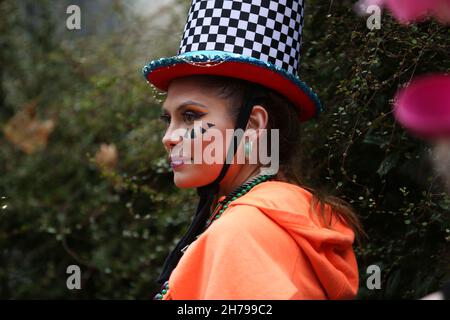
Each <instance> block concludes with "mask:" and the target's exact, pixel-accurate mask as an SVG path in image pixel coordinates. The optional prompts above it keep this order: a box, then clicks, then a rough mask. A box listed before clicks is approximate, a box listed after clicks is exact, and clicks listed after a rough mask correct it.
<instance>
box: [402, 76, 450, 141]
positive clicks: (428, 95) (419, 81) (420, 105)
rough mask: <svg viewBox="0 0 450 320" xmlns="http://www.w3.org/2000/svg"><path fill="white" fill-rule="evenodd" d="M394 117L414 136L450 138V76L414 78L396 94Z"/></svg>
mask: <svg viewBox="0 0 450 320" xmlns="http://www.w3.org/2000/svg"><path fill="white" fill-rule="evenodd" d="M394 116H395V118H396V119H397V121H398V122H400V123H401V124H402V125H403V126H404V127H405V128H407V129H409V130H411V131H412V132H413V133H415V134H416V135H418V136H421V137H424V138H433V139H434V138H444V137H447V138H448V137H450V75H445V74H431V75H426V76H421V77H418V78H416V79H415V80H414V81H413V82H411V83H410V84H409V86H407V87H406V88H403V89H402V90H400V91H399V92H398V93H397V96H396V97H395V103H394Z"/></svg>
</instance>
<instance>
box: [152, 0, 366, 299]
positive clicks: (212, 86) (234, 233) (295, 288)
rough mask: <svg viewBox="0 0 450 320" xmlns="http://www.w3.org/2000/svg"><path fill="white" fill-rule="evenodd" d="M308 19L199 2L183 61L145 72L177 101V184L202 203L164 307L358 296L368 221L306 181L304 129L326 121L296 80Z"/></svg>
mask: <svg viewBox="0 0 450 320" xmlns="http://www.w3.org/2000/svg"><path fill="white" fill-rule="evenodd" d="M303 17H304V1H303V0H284V1H279V0H277V1H272V0H248V1H231V0H225V1H224V0H193V2H192V5H191V8H190V11H189V16H188V19H187V23H186V26H185V29H184V33H183V38H182V41H181V46H180V49H179V52H178V55H177V56H174V57H169V58H161V59H159V60H155V61H152V62H150V63H149V64H147V65H146V66H145V67H144V69H143V72H144V75H145V78H146V79H147V80H148V82H150V83H151V84H152V85H154V86H155V87H156V88H158V89H160V90H162V91H165V92H167V98H166V100H165V101H164V103H163V106H162V113H163V114H162V115H161V119H162V120H163V121H164V122H165V123H166V124H167V127H166V131H165V133H164V137H163V139H162V143H163V145H164V147H165V149H166V151H167V153H168V161H169V162H170V165H171V167H172V169H173V173H174V183H175V185H176V186H177V187H179V188H196V189H197V191H198V195H199V197H200V200H199V203H198V206H197V210H196V212H195V214H194V215H193V218H192V222H191V225H190V226H189V229H188V231H187V233H186V234H185V235H184V236H183V237H182V238H181V240H180V241H179V243H178V244H177V246H176V247H175V248H174V249H173V251H172V252H171V253H170V254H169V256H168V257H167V259H166V261H165V263H164V266H163V271H162V273H161V275H160V277H159V279H158V282H159V283H160V284H161V285H162V287H161V291H160V292H159V293H158V294H156V296H155V299H164V300H168V299H352V298H354V297H355V296H356V294H357V290H358V265H357V261H356V258H355V254H354V251H353V244H354V242H355V238H356V237H358V235H359V234H360V233H361V232H362V229H361V226H360V224H359V221H358V218H357V217H356V214H355V213H354V212H353V211H352V209H351V208H350V206H348V205H347V204H346V203H345V202H344V201H341V200H339V199H338V198H335V197H330V196H328V197H325V196H320V195H319V194H316V192H315V191H314V190H312V189H310V188H308V187H306V186H304V185H303V184H302V180H301V177H300V173H299V166H300V165H299V163H298V154H299V152H300V150H301V148H302V145H301V143H300V139H299V138H300V131H299V129H300V126H301V124H302V123H303V122H305V121H307V120H309V119H311V118H313V117H315V116H317V115H318V114H319V113H320V112H321V111H322V106H321V104H320V102H319V99H318V97H317V95H316V94H315V93H314V92H313V91H312V90H311V89H310V88H309V87H308V86H307V85H306V84H305V83H304V82H302V81H301V80H300V78H299V76H298V74H297V69H298V65H299V60H300V51H301V50H300V49H301V34H302V28H303ZM230 130H231V131H232V132H233V133H236V132H244V134H243V135H239V134H236V135H234V136H232V137H231V139H227V138H226V137H227V133H229V131H230ZM211 136H213V137H214V139H211ZM222 137H223V139H222ZM212 146H213V147H212ZM263 149H266V151H267V155H269V156H268V157H266V158H265V159H263V157H262V154H264V152H263V153H261V152H260V151H261V150H263ZM198 156H200V157H198ZM211 157H212V158H214V159H213V160H215V161H210V160H211V159H208V158H211ZM198 159H200V161H198ZM252 159H253V160H254V159H256V161H250V160H252ZM267 159H269V160H270V161H269V162H267V161H266V160H267ZM230 160H231V161H230Z"/></svg>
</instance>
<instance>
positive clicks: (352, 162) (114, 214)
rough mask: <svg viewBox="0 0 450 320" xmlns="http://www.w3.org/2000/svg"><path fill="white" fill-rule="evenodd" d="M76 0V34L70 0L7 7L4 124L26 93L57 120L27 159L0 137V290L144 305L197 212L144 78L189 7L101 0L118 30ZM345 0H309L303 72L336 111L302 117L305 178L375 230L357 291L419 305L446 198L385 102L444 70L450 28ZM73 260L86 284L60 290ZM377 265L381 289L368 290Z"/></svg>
mask: <svg viewBox="0 0 450 320" xmlns="http://www.w3.org/2000/svg"><path fill="white" fill-rule="evenodd" d="M100 2H101V1H100ZM83 3H85V2H82V3H81V5H80V6H81V11H82V14H87V18H85V19H83V21H84V22H83V25H82V26H83V27H82V31H69V30H67V29H65V19H66V16H67V15H66V13H65V7H64V6H63V5H60V6H55V5H54V2H51V1H44V0H41V1H11V0H6V1H2V2H0V15H1V16H2V19H1V20H0V34H1V42H0V48H1V51H0V65H1V69H0V81H1V86H0V128H4V127H5V126H6V124H7V123H8V121H9V120H10V119H11V117H12V116H13V115H14V114H16V113H17V112H19V111H20V110H22V109H23V107H24V106H25V105H26V104H27V103H29V102H30V101H32V100H33V99H37V100H36V101H37V105H38V107H37V116H38V118H40V119H48V118H53V119H55V122H56V127H55V130H54V131H53V132H52V133H51V135H50V137H49V141H48V144H47V146H46V148H44V149H43V150H41V151H39V152H36V153H33V154H26V153H24V152H22V151H21V150H20V148H18V146H16V145H14V144H12V143H11V142H10V141H8V139H6V137H5V135H4V134H3V130H2V133H1V134H0V196H1V197H3V198H1V199H0V298H8V299H10V298H12V299H22V298H61V299H86V298H98V299H111V298H121V299H133V298H137V299H151V298H152V293H153V292H154V290H155V289H157V286H155V283H154V280H155V279H156V277H157V275H158V274H159V271H160V267H161V266H162V263H163V261H164V258H165V257H166V255H167V253H168V252H169V250H170V248H171V247H172V246H173V245H174V244H175V243H176V241H177V240H178V239H179V237H180V236H181V235H182V234H183V232H184V231H185V230H186V228H187V226H188V224H189V221H190V215H191V214H192V212H193V210H194V207H195V205H196V193H195V190H178V189H176V188H175V187H174V185H173V182H172V174H171V172H170V170H169V168H168V167H167V163H166V162H165V153H164V149H163V148H162V145H161V137H162V132H163V127H162V125H161V124H160V123H159V122H158V120H157V115H158V114H159V106H160V104H161V101H162V99H163V96H162V95H159V94H158V93H157V92H155V91H154V90H153V89H152V88H151V87H150V86H148V84H147V83H146V82H145V80H144V79H143V77H142V74H141V68H142V66H143V65H144V64H145V63H147V62H148V61H150V60H151V59H153V58H156V57H160V56H169V55H173V54H175V53H176V50H177V49H178V45H179V40H180V39H181V32H182V30H183V27H184V23H185V19H186V12H187V9H188V7H189V3H190V1H188V0H178V1H175V2H174V4H173V5H171V4H169V5H168V6H166V7H165V8H163V9H162V11H161V12H158V13H156V14H154V15H153V16H152V17H138V16H136V15H134V14H130V13H129V10H127V5H126V3H125V2H121V1H114V2H108V3H110V8H109V9H110V10H111V11H110V13H109V14H110V16H111V17H112V16H113V17H114V19H113V23H110V22H108V23H105V19H106V18H105V15H101V13H100V14H99V15H97V16H94V15H93V16H89V14H90V11H89V10H88V8H87V7H84V6H83ZM352 5H353V1H339V2H336V1H319V0H309V1H308V3H307V11H306V13H307V14H306V18H305V21H306V25H305V28H304V42H303V57H302V64H301V69H300V74H301V77H302V78H303V79H304V80H305V81H306V82H307V83H308V84H309V85H311V86H313V88H314V89H315V90H316V92H317V93H318V94H319V96H320V98H321V100H322V102H323V104H324V106H325V108H326V109H327V111H326V112H325V113H324V114H323V115H322V116H321V117H320V119H319V120H318V121H311V122H309V123H308V124H305V126H304V133H303V149H304V150H305V152H304V160H303V162H302V163H299V166H302V167H303V168H304V170H305V172H306V179H307V181H306V182H308V183H309V184H312V185H313V186H316V187H318V188H323V189H325V190H327V191H328V192H329V193H332V194H335V195H338V196H340V197H343V198H344V199H346V200H347V201H349V202H351V203H352V204H353V206H354V208H355V209H356V211H357V212H358V214H359V216H360V217H361V219H362V221H363V224H364V226H365V229H366V232H367V233H368V234H369V237H370V238H369V239H368V241H367V242H366V243H365V245H364V247H363V248H360V249H357V254H358V263H359V267H360V275H361V287H360V291H359V294H358V298H360V299H381V298H419V297H421V296H423V295H425V294H426V293H428V292H431V291H433V290H436V289H437V288H439V287H440V286H441V285H442V283H443V282H444V280H445V279H448V278H449V275H450V274H449V271H450V270H449V268H448V266H449V242H450V225H449V216H448V214H449V210H450V200H449V198H448V197H447V196H446V195H445V194H444V192H443V187H442V185H441V183H440V181H439V178H438V177H436V176H435V175H434V173H433V171H432V168H431V167H430V164H429V160H428V157H429V146H428V145H426V144H425V143H424V142H422V141H420V140H418V139H415V138H414V137H411V136H409V135H408V134H407V133H406V132H405V131H404V130H402V128H400V127H399V126H398V125H397V124H396V123H395V121H394V119H393V117H392V114H391V108H392V107H391V104H392V98H393V97H394V95H395V92H396V91H397V89H398V88H399V86H401V85H402V84H404V83H406V82H408V81H409V80H410V79H411V78H412V77H413V76H415V75H420V74H424V73H429V72H448V71H449V69H450V64H449V60H448V52H450V40H449V39H450V37H449V36H450V30H449V29H448V27H444V26H442V25H440V24H438V23H435V22H433V21H427V22H423V23H420V24H415V25H411V26H403V25H399V24H398V23H397V22H396V21H394V20H393V19H392V18H390V17H389V16H388V15H387V14H384V15H383V20H382V28H381V29H380V30H373V31H370V30H369V29H367V27H366V21H365V18H361V17H358V16H357V15H356V14H355V13H354V12H353V11H352ZM30 15H31V16H32V19H30ZM161 16H164V17H166V18H165V19H166V20H163V23H162V22H161V19H159V18H160V17H161ZM89 19H90V20H89ZM102 24H105V25H106V27H104V28H103V29H102V28H100V27H99V26H101V25H102ZM102 143H110V144H115V145H116V147H117V149H118V155H119V161H118V166H117V168H116V169H115V170H114V171H112V172H111V171H105V170H101V169H99V167H98V166H97V165H96V164H95V160H94V155H95V153H96V151H97V150H98V148H99V146H100V145H101V144H102ZM5 206H6V207H5ZM2 207H5V208H4V209H1V208H2ZM71 264H77V265H79V266H80V267H81V269H82V276H83V281H82V290H72V291H71V290H68V289H67V288H66V278H67V274H66V268H67V266H68V265H71ZM371 264H377V265H379V266H380V267H381V271H382V285H381V289H380V290H367V288H366V278H367V276H368V275H367V273H366V268H367V266H369V265H371Z"/></svg>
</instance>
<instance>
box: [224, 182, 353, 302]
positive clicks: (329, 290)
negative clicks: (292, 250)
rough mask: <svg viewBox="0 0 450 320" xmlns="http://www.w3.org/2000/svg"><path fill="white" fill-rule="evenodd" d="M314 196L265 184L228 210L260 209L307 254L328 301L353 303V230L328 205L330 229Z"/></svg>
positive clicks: (281, 185) (289, 187) (292, 187)
mask: <svg viewBox="0 0 450 320" xmlns="http://www.w3.org/2000/svg"><path fill="white" fill-rule="evenodd" d="M312 199H313V195H312V194H311V192H310V191H308V190H306V189H304V188H302V187H300V186H297V185H295V184H291V183H287V182H281V181H266V182H263V183H260V184H258V185H256V186H255V187H253V188H252V189H251V190H250V191H249V192H248V193H247V194H245V195H243V196H241V197H239V198H238V199H236V200H234V201H233V202H231V203H230V204H229V207H232V206H237V205H248V206H253V207H256V208H258V209H259V210H260V211H261V212H263V213H264V214H265V215H266V216H267V217H269V218H270V219H271V220H273V221H274V222H275V223H277V224H278V225H279V226H281V227H282V228H283V229H285V230H286V231H287V232H288V233H289V235H290V236H291V237H292V238H293V239H294V240H295V242H296V243H297V244H298V246H299V247H300V248H301V250H302V251H303V252H304V253H305V254H306V256H307V257H308V259H309V262H310V263H311V266H312V268H313V269H314V272H315V274H316V276H317V278H318V279H319V281H320V282H321V285H322V287H323V288H324V290H325V292H326V294H327V296H328V298H329V299H351V298H354V297H355V295H356V294H357V291H358V281H359V278H358V265H357V261H356V257H355V254H354V251H353V247H352V246H353V241H354V238H355V235H354V232H353V231H352V229H351V228H350V227H349V226H348V225H347V224H346V223H345V222H344V221H343V220H342V219H339V218H338V217H336V215H335V214H334V215H332V214H331V213H332V210H331V206H330V205H328V204H325V206H324V208H323V209H324V215H325V219H326V221H327V222H330V226H329V227H327V226H326V225H325V224H324V223H323V220H322V218H321V216H320V207H319V205H317V206H316V207H315V211H316V212H317V214H316V213H315V212H314V211H313V210H312V209H313V208H312Z"/></svg>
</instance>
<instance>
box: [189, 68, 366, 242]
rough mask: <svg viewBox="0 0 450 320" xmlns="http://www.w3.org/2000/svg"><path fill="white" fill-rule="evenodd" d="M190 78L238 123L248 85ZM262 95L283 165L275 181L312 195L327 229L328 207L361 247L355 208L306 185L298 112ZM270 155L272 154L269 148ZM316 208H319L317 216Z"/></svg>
mask: <svg viewBox="0 0 450 320" xmlns="http://www.w3.org/2000/svg"><path fill="white" fill-rule="evenodd" d="M191 77H192V78H195V79H196V80H199V81H201V84H202V86H204V87H205V88H207V89H211V90H213V91H214V92H216V93H217V95H218V96H219V97H221V98H224V99H227V100H228V101H229V102H230V108H229V110H230V115H231V116H232V117H234V120H236V118H237V114H238V111H239V108H240V107H241V105H242V103H243V100H244V96H245V93H246V90H248V89H249V84H250V83H249V82H247V81H245V80H241V79H237V78H230V77H221V76H212V75H195V76H191ZM259 91H260V92H258V97H260V96H261V97H262V100H260V102H259V103H258V104H260V105H262V106H263V107H264V108H265V109H266V111H267V113H268V115H269V119H268V125H267V129H278V130H279V139H280V144H279V161H280V163H279V171H278V173H277V176H276V177H275V179H276V180H279V181H284V182H288V183H293V184H296V185H298V186H301V187H302V188H304V189H306V190H308V191H310V192H311V194H312V196H313V197H312V199H313V201H312V205H311V210H313V212H314V213H315V214H317V215H318V216H320V218H321V220H322V222H323V223H324V225H325V226H326V227H330V228H331V219H330V221H326V220H327V219H326V215H325V210H324V209H325V205H326V204H328V205H329V206H330V207H331V209H332V210H331V212H332V215H334V216H335V217H337V218H338V219H341V220H344V221H345V223H346V224H347V225H348V226H349V227H350V228H351V229H352V230H353V232H354V233H355V238H356V240H357V243H358V245H359V246H361V245H362V240H363V239H365V238H367V235H366V233H365V232H364V229H363V227H362V224H361V223H360V221H359V219H358V216H357V214H356V213H355V211H354V209H353V208H352V206H351V205H350V204H349V203H347V202H346V201H344V200H343V199H340V198H338V197H336V196H333V195H331V194H327V193H324V192H323V191H321V190H319V189H315V188H312V187H310V186H307V185H306V184H305V182H304V180H305V179H304V178H303V176H302V166H301V165H300V164H301V163H302V160H301V158H302V145H301V141H300V139H301V123H300V121H299V120H298V111H297V109H296V108H295V107H294V106H293V105H292V103H291V102H290V101H288V100H287V99H286V98H284V97H283V96H281V95H280V94H278V93H277V92H275V91H273V90H271V89H269V88H266V87H262V86H261V88H260V90H259ZM268 133H269V135H270V130H268ZM268 141H270V136H268ZM269 152H271V151H270V144H269ZM316 208H319V210H318V212H317V211H316ZM330 218H332V217H330Z"/></svg>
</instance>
